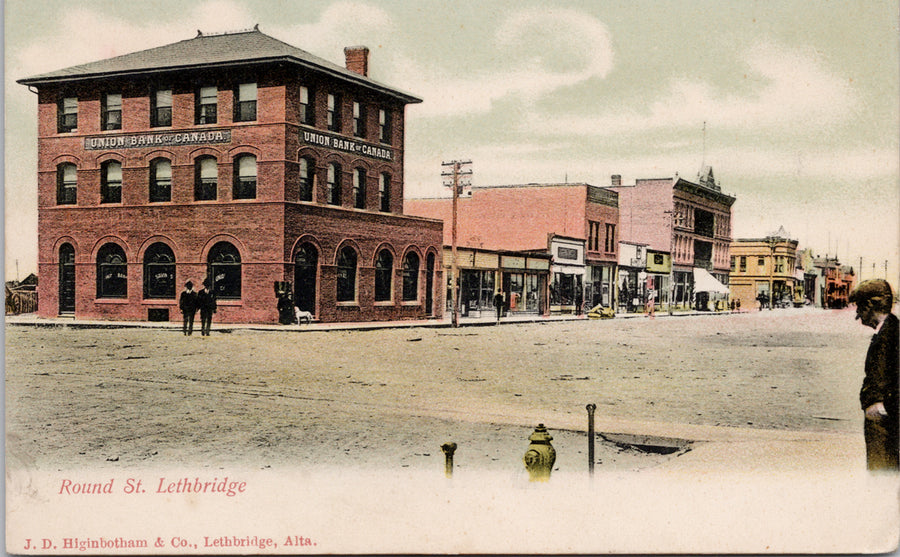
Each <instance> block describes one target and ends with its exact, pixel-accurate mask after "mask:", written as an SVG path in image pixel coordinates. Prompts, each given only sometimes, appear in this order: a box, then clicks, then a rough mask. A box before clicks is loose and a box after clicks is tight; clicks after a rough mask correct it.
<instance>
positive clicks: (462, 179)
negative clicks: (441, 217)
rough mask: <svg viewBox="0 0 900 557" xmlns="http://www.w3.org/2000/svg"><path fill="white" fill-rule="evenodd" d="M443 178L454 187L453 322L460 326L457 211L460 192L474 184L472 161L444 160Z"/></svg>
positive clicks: (445, 183) (451, 283) (452, 248)
mask: <svg viewBox="0 0 900 557" xmlns="http://www.w3.org/2000/svg"><path fill="white" fill-rule="evenodd" d="M441 166H442V167H443V169H442V170H441V178H442V179H443V183H444V186H446V187H450V188H453V225H452V226H453V228H452V232H451V247H450V250H451V253H452V261H451V264H450V299H451V305H452V309H451V310H450V312H451V323H452V325H453V327H459V286H460V285H459V269H458V268H457V260H456V235H457V220H456V212H457V209H458V205H459V194H460V193H461V191H462V188H464V187H467V186H471V185H472V161H471V160H467V161H450V162H442V163H441Z"/></svg>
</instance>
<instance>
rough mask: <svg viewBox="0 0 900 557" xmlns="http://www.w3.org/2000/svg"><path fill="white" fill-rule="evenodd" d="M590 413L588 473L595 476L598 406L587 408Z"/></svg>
mask: <svg viewBox="0 0 900 557" xmlns="http://www.w3.org/2000/svg"><path fill="white" fill-rule="evenodd" d="M586 408H587V413H588V472H589V473H590V474H591V476H593V475H594V410H596V409H597V405H596V404H593V403H591V404H588V405H587V406H586Z"/></svg>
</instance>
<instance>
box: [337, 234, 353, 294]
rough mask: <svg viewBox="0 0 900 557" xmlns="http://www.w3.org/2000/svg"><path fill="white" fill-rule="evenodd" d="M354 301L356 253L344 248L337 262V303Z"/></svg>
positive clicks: (349, 248)
mask: <svg viewBox="0 0 900 557" xmlns="http://www.w3.org/2000/svg"><path fill="white" fill-rule="evenodd" d="M355 300H356V251H355V250H354V249H353V248H351V247H349V246H346V247H344V248H343V249H341V252H340V255H339V256H338V261H337V301H338V302H353V301H355Z"/></svg>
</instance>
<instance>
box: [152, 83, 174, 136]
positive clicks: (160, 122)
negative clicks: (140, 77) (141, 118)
mask: <svg viewBox="0 0 900 557" xmlns="http://www.w3.org/2000/svg"><path fill="white" fill-rule="evenodd" d="M150 104H151V106H150V126H151V127H166V126H171V125H172V90H171V89H157V90H156V91H154V92H153V95H152V97H151V103H150Z"/></svg>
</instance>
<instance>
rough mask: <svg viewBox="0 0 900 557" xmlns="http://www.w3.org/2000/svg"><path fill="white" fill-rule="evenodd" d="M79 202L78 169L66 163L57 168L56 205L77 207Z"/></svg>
mask: <svg viewBox="0 0 900 557" xmlns="http://www.w3.org/2000/svg"><path fill="white" fill-rule="evenodd" d="M77 202H78V168H77V167H76V166H75V165H74V164H72V163H70V162H64V163H62V164H60V165H59V166H57V167H56V204H57V205H75V204H76V203H77Z"/></svg>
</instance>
